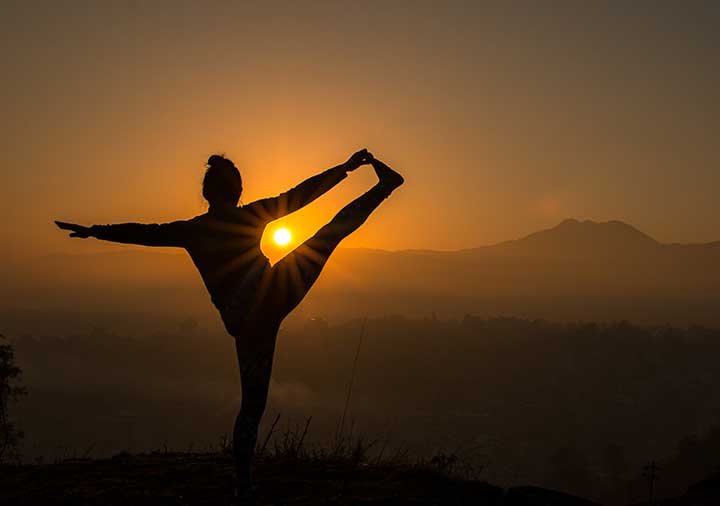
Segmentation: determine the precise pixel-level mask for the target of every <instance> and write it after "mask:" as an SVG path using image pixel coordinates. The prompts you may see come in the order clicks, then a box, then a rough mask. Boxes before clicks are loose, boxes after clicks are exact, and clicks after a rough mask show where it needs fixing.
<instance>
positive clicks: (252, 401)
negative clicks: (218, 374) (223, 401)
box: [233, 315, 280, 493]
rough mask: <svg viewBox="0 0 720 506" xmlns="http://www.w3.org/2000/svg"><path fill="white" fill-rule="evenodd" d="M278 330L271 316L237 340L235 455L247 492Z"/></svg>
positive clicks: (240, 482) (242, 486) (254, 321)
mask: <svg viewBox="0 0 720 506" xmlns="http://www.w3.org/2000/svg"><path fill="white" fill-rule="evenodd" d="M279 327H280V323H279V321H277V320H275V319H274V318H272V317H270V315H267V317H265V318H256V317H253V318H251V319H250V320H248V321H247V322H246V323H245V328H244V329H243V332H242V334H241V335H239V336H238V337H236V338H235V347H236V349H237V358H238V365H239V366H240V379H241V382H242V404H241V406H240V413H239V414H238V416H237V418H236V419H235V427H234V430H233V456H234V458H235V466H236V472H237V486H238V488H239V489H240V490H241V491H243V490H244V491H245V493H251V490H250V489H251V464H252V460H253V456H254V454H255V446H256V445H257V437H258V428H259V426H260V420H261V419H262V416H263V413H264V412H265V406H266V404H267V397H268V390H269V388H270V374H271V372H272V362H273V356H274V352H275V340H276V338H277V331H278V329H279Z"/></svg>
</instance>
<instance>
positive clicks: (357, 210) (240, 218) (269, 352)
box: [55, 149, 403, 494]
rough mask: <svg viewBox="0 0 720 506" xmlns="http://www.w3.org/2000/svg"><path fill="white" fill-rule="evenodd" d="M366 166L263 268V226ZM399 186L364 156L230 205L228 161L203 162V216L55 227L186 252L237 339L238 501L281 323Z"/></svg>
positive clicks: (235, 184) (232, 175)
mask: <svg viewBox="0 0 720 506" xmlns="http://www.w3.org/2000/svg"><path fill="white" fill-rule="evenodd" d="M368 163H370V164H372V166H373V168H374V169H375V172H376V174H377V176H378V178H379V181H378V183H377V184H376V185H375V186H374V187H373V188H372V189H370V190H369V191H368V192H366V193H365V194H364V195H362V196H360V197H358V198H357V199H355V200H354V201H352V202H351V203H350V204H348V205H347V206H345V207H344V208H343V209H342V210H341V211H340V212H339V213H338V214H337V215H336V216H335V217H334V218H333V219H332V220H331V221H330V223H328V224H327V225H325V226H324V227H322V228H321V229H320V230H318V232H317V233H316V234H315V235H314V236H313V237H311V238H310V239H308V240H307V241H305V242H304V243H303V244H301V245H300V246H298V247H297V248H296V249H295V250H293V251H292V252H290V253H289V254H288V255H287V256H285V257H284V258H283V259H282V260H280V261H279V262H277V263H276V264H275V265H274V266H271V265H270V262H269V261H268V259H267V258H266V257H265V255H264V254H263V252H262V251H261V250H260V238H261V237H262V235H263V231H264V230H265V227H266V226H267V225H268V223H270V222H271V221H273V220H276V219H278V218H281V217H282V216H285V215H286V214H289V213H292V212H294V211H297V210H298V209H300V208H301V207H303V206H305V205H307V204H309V203H310V202H312V201H313V200H315V199H316V198H318V197H319V196H321V195H322V194H324V193H325V192H327V191H328V190H330V189H331V188H333V187H334V186H335V185H337V184H338V183H339V182H340V181H342V180H343V179H345V178H346V177H347V173H348V172H351V171H354V170H356V169H357V168H359V167H360V166H361V165H365V164H368ZM402 183H403V178H402V176H400V175H399V174H398V173H397V172H395V171H393V170H392V169H390V167H388V166H387V165H385V164H384V163H382V162H380V161H379V160H376V159H374V158H373V156H372V154H370V153H369V152H368V151H367V150H365V149H363V150H362V151H358V152H357V153H355V154H354V155H352V156H351V157H350V159H349V160H348V161H347V162H345V163H343V164H341V165H338V166H337V167H333V168H331V169H328V170H326V171H324V172H322V173H320V174H318V175H316V176H313V177H311V178H309V179H307V180H306V181H304V182H302V183H300V184H299V185H298V186H296V187H295V188H293V189H291V190H289V191H287V192H285V193H282V194H280V195H279V196H277V197H274V198H267V199H262V200H258V201H256V202H253V203H251V204H247V205H241V206H238V201H239V200H240V195H241V194H242V191H243V187H242V179H241V177H240V172H239V171H238V169H237V168H236V167H235V165H234V164H233V162H232V161H230V160H229V159H227V158H224V157H223V156H220V155H213V156H211V157H210V158H209V159H208V162H207V171H206V172H205V178H204V180H203V196H204V197H205V198H206V199H207V201H208V203H209V209H208V212H207V213H205V214H202V215H200V216H196V217H195V218H192V219H190V220H186V221H175V222H172V223H164V224H160V225H158V224H151V225H143V224H138V223H124V224H119V225H93V226H91V227H83V226H80V225H76V224H72V223H63V222H55V223H56V224H57V225H58V227H60V228H62V229H64V230H70V231H72V233H71V234H70V237H81V238H87V237H96V238H98V239H102V240H106V241H114V242H121V243H128V244H140V245H144V246H176V247H179V248H185V249H186V250H187V251H188V253H189V254H190V257H191V258H192V260H193V262H194V263H195V266H196V267H197V269H198V271H200V275H201V276H202V278H203V281H204V282H205V286H206V287H207V290H208V292H209V293H210V297H211V299H212V302H213V304H214V305H215V307H217V309H218V310H219V312H220V316H221V317H222V320H223V323H224V324H225V328H226V329H227V331H228V332H229V333H230V334H231V335H232V336H233V337H235V345H236V349H237V358H238V364H239V366H240V377H241V381H242V405H241V408H240V413H239V414H238V416H237V419H236V421H235V428H234V433H233V452H234V456H235V462H236V466H237V479H238V489H239V490H241V494H242V493H250V492H251V486H250V465H251V461H252V457H253V453H254V450H255V445H256V442H257V434H258V426H259V424H260V419H261V418H262V415H263V412H264V410H265V405H266V402H267V395H268V388H269V386H270V373H271V370H272V362H273V355H274V351H275V341H276V337H277V333H278V329H279V327H280V323H281V322H282V321H283V319H284V318H285V317H286V316H287V315H288V314H289V313H290V312H291V311H292V310H293V309H294V308H295V306H297V305H298V304H299V303H300V301H301V300H302V299H303V297H305V295H306V294H307V292H308V290H309V289H310V287H311V286H312V285H313V283H314V282H315V280H316V279H317V278H318V276H319V275H320V272H321V271H322V268H323V266H324V265H325V262H327V260H328V258H329V257H330V254H331V253H332V252H333V250H334V249H335V248H336V247H337V245H338V244H339V243H340V241H341V240H342V239H343V238H345V237H347V236H348V235H349V234H351V233H352V232H353V231H355V230H356V229H357V228H358V227H359V226H360V225H362V224H363V223H364V222H365V220H366V219H367V218H368V216H369V215H370V213H372V211H373V210H374V209H375V208H376V207H377V206H378V205H379V204H380V203H381V202H382V201H383V200H384V199H385V198H387V197H388V196H389V195H390V193H391V192H392V191H393V190H394V189H395V188H397V187H398V186H400V185H401V184H402Z"/></svg>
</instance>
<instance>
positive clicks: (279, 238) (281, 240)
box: [273, 228, 292, 246]
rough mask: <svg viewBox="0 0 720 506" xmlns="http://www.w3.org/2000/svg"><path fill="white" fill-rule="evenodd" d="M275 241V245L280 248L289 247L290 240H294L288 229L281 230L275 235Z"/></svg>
mask: <svg viewBox="0 0 720 506" xmlns="http://www.w3.org/2000/svg"><path fill="white" fill-rule="evenodd" d="M273 239H275V243H277V244H279V245H280V246H287V244H288V243H289V242H290V239H292V235H291V234H290V231H289V230H288V229H286V228H279V229H277V230H276V231H275V233H274V234H273Z"/></svg>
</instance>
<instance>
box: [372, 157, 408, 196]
mask: <svg viewBox="0 0 720 506" xmlns="http://www.w3.org/2000/svg"><path fill="white" fill-rule="evenodd" d="M370 163H372V166H373V169H375V174H377V177H378V179H379V180H380V186H381V187H383V188H385V189H386V190H387V192H388V193H390V192H392V191H393V190H394V189H395V188H397V187H398V186H400V185H401V184H403V183H404V182H405V179H404V178H403V177H402V176H401V175H400V174H398V173H397V172H395V171H394V170H392V169H391V168H390V167H388V166H387V165H385V164H384V163H383V162H381V161H380V160H378V159H377V158H373V159H372V160H371V161H370Z"/></svg>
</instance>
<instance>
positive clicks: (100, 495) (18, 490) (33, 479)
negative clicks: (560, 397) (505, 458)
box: [0, 453, 594, 506]
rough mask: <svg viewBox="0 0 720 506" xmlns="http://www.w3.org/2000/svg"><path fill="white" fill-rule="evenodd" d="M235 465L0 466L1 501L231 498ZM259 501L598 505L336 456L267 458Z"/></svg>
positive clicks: (158, 461) (212, 460) (221, 460)
mask: <svg viewBox="0 0 720 506" xmlns="http://www.w3.org/2000/svg"><path fill="white" fill-rule="evenodd" d="M231 476H232V465H231V461H230V459H229V457H227V456H224V455H219V454H172V453H158V454H151V455H136V456H135V455H127V454H121V455H118V456H116V457H113V458H111V459H107V460H72V461H65V462H61V463H57V464H50V465H25V466H10V467H5V468H2V469H0V504H8V505H10V504H12V505H45V504H68V505H70V504H72V505H75V504H102V505H112V504H132V505H133V506H140V505H185V504H187V505H195V504H198V505H225V504H231V502H230V490H229V484H230V479H231ZM257 482H258V505H285V504H287V505H318V504H347V505H366V504H373V505H379V504H386V505H404V504H413V505H421V504H427V505H429V504H433V505H466V504H467V505H478V506H481V505H504V506H520V505H522V506H534V505H538V506H540V505H542V506H549V505H558V506H563V505H567V506H574V505H592V504H594V503H592V502H590V501H586V500H584V499H581V498H577V497H573V496H570V495H565V494H562V493H559V492H554V491H551V490H547V489H541V488H536V487H515V488H511V489H507V490H506V489H502V488H500V487H495V486H492V485H489V484H487V483H484V482H479V481H467V480H459V479H453V478H450V477H448V476H447V475H446V474H443V473H442V472H440V471H438V470H433V469H432V468H431V467H421V466H408V467H392V466H379V467H376V466H354V465H351V464H350V463H347V462H342V463H333V462H332V461H330V460H309V461H298V460H289V461H285V462H283V461H273V462H263V463H261V464H260V465H259V466H258V470H257Z"/></svg>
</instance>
